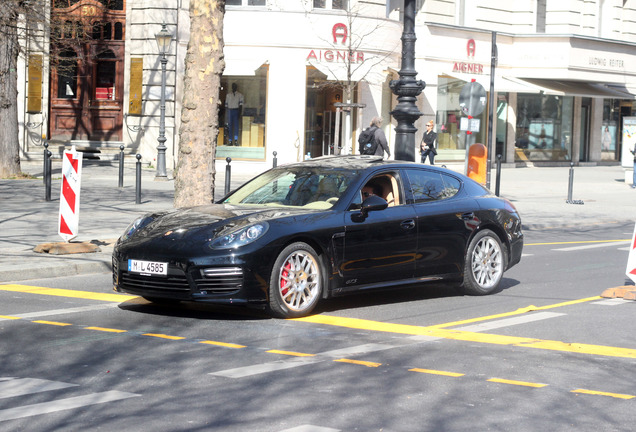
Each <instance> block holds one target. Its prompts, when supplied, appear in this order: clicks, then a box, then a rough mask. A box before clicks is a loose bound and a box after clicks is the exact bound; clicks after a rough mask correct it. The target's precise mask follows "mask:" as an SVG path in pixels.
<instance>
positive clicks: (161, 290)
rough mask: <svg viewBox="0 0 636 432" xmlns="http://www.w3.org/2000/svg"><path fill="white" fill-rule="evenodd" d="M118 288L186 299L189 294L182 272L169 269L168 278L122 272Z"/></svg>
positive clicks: (186, 280)
mask: <svg viewBox="0 0 636 432" xmlns="http://www.w3.org/2000/svg"><path fill="white" fill-rule="evenodd" d="M120 287H121V288H122V289H124V290H125V291H128V290H130V291H132V292H143V293H147V295H151V294H152V293H158V294H163V295H165V294H172V295H175V296H178V297H187V296H188V295H189V293H190V284H189V283H188V278H187V277H186V275H185V273H183V271H181V270H178V269H170V274H168V277H158V276H142V275H139V274H136V273H130V272H128V271H125V270H122V272H121V279H120Z"/></svg>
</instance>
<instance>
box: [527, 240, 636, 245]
mask: <svg viewBox="0 0 636 432" xmlns="http://www.w3.org/2000/svg"><path fill="white" fill-rule="evenodd" d="M624 241H631V239H624V240H583V241H569V242H548V243H526V244H524V246H546V245H564V244H584V243H611V242H624Z"/></svg>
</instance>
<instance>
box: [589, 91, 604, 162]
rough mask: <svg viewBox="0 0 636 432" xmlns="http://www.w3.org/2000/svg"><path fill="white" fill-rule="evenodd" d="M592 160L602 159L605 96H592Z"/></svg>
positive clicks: (598, 160)
mask: <svg viewBox="0 0 636 432" xmlns="http://www.w3.org/2000/svg"><path fill="white" fill-rule="evenodd" d="M590 110H591V112H590V162H600V161H601V159H602V150H603V149H602V148H601V146H602V143H601V141H602V140H601V137H602V136H603V132H602V130H601V128H602V127H603V98H592V106H591V107H590Z"/></svg>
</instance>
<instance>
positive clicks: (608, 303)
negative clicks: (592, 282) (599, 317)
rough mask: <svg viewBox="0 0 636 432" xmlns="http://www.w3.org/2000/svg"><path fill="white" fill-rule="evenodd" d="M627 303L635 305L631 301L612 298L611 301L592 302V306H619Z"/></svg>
mask: <svg viewBox="0 0 636 432" xmlns="http://www.w3.org/2000/svg"><path fill="white" fill-rule="evenodd" d="M625 303H633V302H632V301H631V300H625V299H622V298H611V299H603V300H599V301H596V302H592V303H591V304H596V305H601V306H618V305H621V304H625Z"/></svg>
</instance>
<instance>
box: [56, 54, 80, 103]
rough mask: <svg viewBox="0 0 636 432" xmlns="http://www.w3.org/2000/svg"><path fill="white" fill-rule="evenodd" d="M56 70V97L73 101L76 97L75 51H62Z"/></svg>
mask: <svg viewBox="0 0 636 432" xmlns="http://www.w3.org/2000/svg"><path fill="white" fill-rule="evenodd" d="M56 70H57V97H58V98H60V99H75V98H76V97H77V54H76V53H75V51H73V50H66V51H62V52H61V53H60V60H59V61H58V64H57V67H56Z"/></svg>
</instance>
